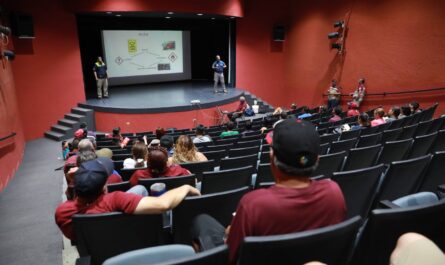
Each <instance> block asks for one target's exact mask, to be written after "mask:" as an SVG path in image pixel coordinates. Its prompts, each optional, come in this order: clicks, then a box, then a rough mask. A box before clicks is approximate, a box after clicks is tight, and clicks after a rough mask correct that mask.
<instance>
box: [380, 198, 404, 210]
mask: <svg viewBox="0 0 445 265" xmlns="http://www.w3.org/2000/svg"><path fill="white" fill-rule="evenodd" d="M379 207H380V208H383V209H394V208H400V206H398V205H397V204H395V203H392V202H391V201H389V200H383V201H380V202H379Z"/></svg>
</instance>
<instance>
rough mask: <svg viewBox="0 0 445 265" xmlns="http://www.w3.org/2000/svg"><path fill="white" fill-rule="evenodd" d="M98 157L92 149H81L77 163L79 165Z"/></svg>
mask: <svg viewBox="0 0 445 265" xmlns="http://www.w3.org/2000/svg"><path fill="white" fill-rule="evenodd" d="M96 158H97V154H96V153H95V152H94V151H91V150H85V151H80V152H79V153H78V154H77V158H76V163H77V166H80V165H82V164H83V163H84V162H87V161H91V160H94V159H96Z"/></svg>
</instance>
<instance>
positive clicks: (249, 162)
mask: <svg viewBox="0 0 445 265" xmlns="http://www.w3.org/2000/svg"><path fill="white" fill-rule="evenodd" d="M257 161H258V154H253V155H246V156H238V157H230V158H223V159H221V163H220V166H219V168H220V169H221V170H226V169H231V168H240V167H246V166H253V167H254V169H255V170H256V164H257Z"/></svg>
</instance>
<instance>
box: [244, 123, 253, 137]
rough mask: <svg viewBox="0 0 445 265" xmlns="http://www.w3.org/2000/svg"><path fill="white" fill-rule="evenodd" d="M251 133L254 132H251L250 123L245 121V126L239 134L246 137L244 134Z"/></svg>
mask: <svg viewBox="0 0 445 265" xmlns="http://www.w3.org/2000/svg"><path fill="white" fill-rule="evenodd" d="M251 132H254V130H252V121H251V120H247V121H246V125H245V130H244V131H243V132H242V133H241V134H242V135H243V136H244V135H246V133H251Z"/></svg>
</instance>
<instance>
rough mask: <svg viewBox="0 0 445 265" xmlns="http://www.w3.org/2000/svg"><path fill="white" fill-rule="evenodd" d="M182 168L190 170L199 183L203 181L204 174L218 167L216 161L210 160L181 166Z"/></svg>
mask: <svg viewBox="0 0 445 265" xmlns="http://www.w3.org/2000/svg"><path fill="white" fill-rule="evenodd" d="M179 165H180V166H181V167H183V168H186V169H188V171H190V172H191V173H193V174H195V175H196V178H197V179H198V181H201V179H202V172H205V171H213V170H214V169H215V167H216V163H215V160H208V161H203V162H192V163H182V164H179Z"/></svg>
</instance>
